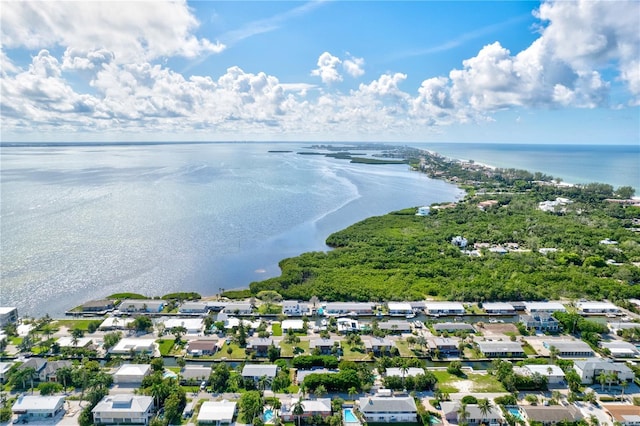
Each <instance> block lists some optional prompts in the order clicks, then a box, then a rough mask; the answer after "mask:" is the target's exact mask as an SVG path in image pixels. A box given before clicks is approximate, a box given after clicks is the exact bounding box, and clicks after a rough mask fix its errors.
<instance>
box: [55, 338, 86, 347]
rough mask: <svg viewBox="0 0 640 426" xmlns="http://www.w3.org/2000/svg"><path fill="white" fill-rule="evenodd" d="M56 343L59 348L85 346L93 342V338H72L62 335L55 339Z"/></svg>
mask: <svg viewBox="0 0 640 426" xmlns="http://www.w3.org/2000/svg"><path fill="white" fill-rule="evenodd" d="M56 343H57V344H58V346H60V347H61V348H86V347H88V346H89V345H91V344H93V339H92V338H91V337H79V338H77V339H74V338H73V337H72V336H62V337H60V338H59V339H58V340H56Z"/></svg>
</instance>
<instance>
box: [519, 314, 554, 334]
mask: <svg viewBox="0 0 640 426" xmlns="http://www.w3.org/2000/svg"><path fill="white" fill-rule="evenodd" d="M519 320H520V322H521V323H522V324H524V326H525V327H527V328H528V329H530V330H536V331H538V332H545V331H548V332H549V333H557V332H559V331H560V321H558V320H557V319H555V318H554V317H553V316H552V315H551V314H549V313H547V312H536V313H534V314H531V315H528V314H522V315H520V317H519Z"/></svg>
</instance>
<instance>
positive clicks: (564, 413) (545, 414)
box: [521, 405, 583, 426]
mask: <svg viewBox="0 0 640 426" xmlns="http://www.w3.org/2000/svg"><path fill="white" fill-rule="evenodd" d="M521 412H522V413H523V414H524V415H523V417H524V418H525V419H526V420H528V421H529V422H532V421H534V422H540V423H542V425H543V426H551V425H555V424H557V423H567V422H577V421H579V420H581V419H582V418H583V415H582V413H581V412H580V410H578V409H577V408H576V407H575V406H573V405H568V406H563V405H550V406H534V405H526V406H523V407H522V410H521Z"/></svg>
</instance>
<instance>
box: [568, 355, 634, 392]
mask: <svg viewBox="0 0 640 426" xmlns="http://www.w3.org/2000/svg"><path fill="white" fill-rule="evenodd" d="M573 369H574V370H576V373H578V376H580V380H581V382H582V384H585V385H588V384H592V383H598V380H599V379H598V377H599V376H600V374H601V373H604V374H615V376H616V381H615V382H616V383H617V382H618V381H626V382H631V381H632V380H633V378H634V377H635V376H634V373H633V370H631V369H630V368H629V367H628V366H627V364H625V363H623V362H614V361H613V360H612V359H603V358H589V359H586V360H578V361H575V362H574V363H573Z"/></svg>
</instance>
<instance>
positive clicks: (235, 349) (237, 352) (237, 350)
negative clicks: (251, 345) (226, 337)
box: [213, 343, 247, 359]
mask: <svg viewBox="0 0 640 426" xmlns="http://www.w3.org/2000/svg"><path fill="white" fill-rule="evenodd" d="M228 348H231V353H228V352H227V350H228ZM246 357H247V353H246V352H245V350H244V348H241V347H240V346H238V344H237V343H230V344H228V345H224V346H223V347H222V349H220V350H219V351H218V352H216V354H215V355H214V356H213V359H223V358H226V359H245V358H246Z"/></svg>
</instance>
